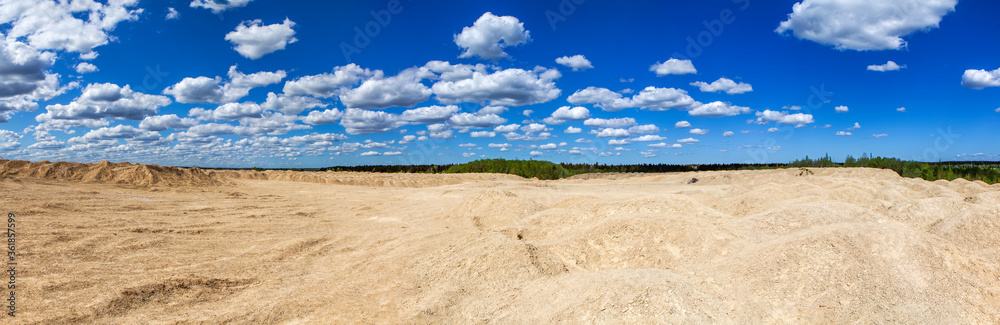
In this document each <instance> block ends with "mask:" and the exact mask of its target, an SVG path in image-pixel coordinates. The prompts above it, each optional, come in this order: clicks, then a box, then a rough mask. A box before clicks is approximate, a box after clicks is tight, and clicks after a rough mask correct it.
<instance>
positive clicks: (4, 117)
mask: <svg viewBox="0 0 1000 325" xmlns="http://www.w3.org/2000/svg"><path fill="white" fill-rule="evenodd" d="M37 108H38V104H37V103H35V102H33V101H28V100H25V99H24V98H17V99H2V100H0V123H5V122H7V121H10V118H11V116H12V115H14V113H17V112H31V111H34V110H35V109H37Z"/></svg>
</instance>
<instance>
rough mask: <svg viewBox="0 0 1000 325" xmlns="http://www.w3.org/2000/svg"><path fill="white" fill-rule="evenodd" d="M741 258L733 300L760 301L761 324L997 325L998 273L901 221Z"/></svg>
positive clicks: (790, 242)
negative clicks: (973, 324) (888, 324)
mask: <svg viewBox="0 0 1000 325" xmlns="http://www.w3.org/2000/svg"><path fill="white" fill-rule="evenodd" d="M737 256H738V257H737V258H735V259H734V262H735V263H734V264H735V265H726V266H725V267H724V268H725V269H728V270H729V271H730V272H732V274H731V275H730V276H729V277H730V279H731V282H730V283H731V288H730V289H731V290H733V291H732V293H731V294H732V297H733V298H734V299H746V297H756V298H755V299H753V300H752V304H751V305H748V306H746V308H747V309H748V310H746V311H744V312H745V313H746V314H748V315H751V318H752V319H757V320H760V321H762V322H764V323H774V322H778V323H782V322H805V323H850V322H862V323H871V322H882V321H890V322H897V323H937V324H956V323H966V322H970V321H972V322H983V321H985V322H989V323H996V322H998V321H1000V315H998V314H997V313H996V310H995V309H994V308H996V307H995V306H1000V288H998V287H997V281H998V280H1000V279H998V278H997V277H998V274H1000V273H998V272H1000V268H997V266H996V265H995V264H989V263H984V262H983V261H982V260H980V259H978V258H975V257H974V256H971V255H970V254H969V253H968V252H966V251H963V250H961V249H959V248H958V247H956V246H954V245H952V244H950V243H948V242H946V241H943V240H941V239H938V238H935V237H934V236H931V235H929V234H927V233H924V232H919V231H914V230H911V229H909V228H908V227H906V226H905V225H902V224H898V223H891V224H884V225H871V224H840V225H836V226H830V227H820V228H815V229H812V230H810V231H807V232H803V233H800V234H796V235H794V236H790V237H787V238H781V239H777V240H775V241H773V242H768V243H765V244H763V245H759V246H755V247H752V248H749V249H748V250H747V251H745V252H743V253H741V254H738V255H737ZM972 288H976V289H972ZM748 302H751V301H748ZM982 306H993V307H988V308H987V309H983V307H982ZM990 309H993V310H992V311H991V310H990Z"/></svg>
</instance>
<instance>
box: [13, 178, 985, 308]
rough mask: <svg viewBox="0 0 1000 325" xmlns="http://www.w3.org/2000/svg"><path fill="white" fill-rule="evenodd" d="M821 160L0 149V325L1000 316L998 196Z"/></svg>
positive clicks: (979, 188) (977, 187)
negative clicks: (734, 162) (9, 251)
mask: <svg viewBox="0 0 1000 325" xmlns="http://www.w3.org/2000/svg"><path fill="white" fill-rule="evenodd" d="M813 171H814V172H815V175H809V176H798V170H768V171H725V172H699V173H677V174H644V175H624V174H613V175H583V176H578V177H574V178H570V179H566V180H560V181H538V180H526V179H522V178H519V177H516V176H509V175H492V174H490V175H487V174H468V175H414V174H367V173H346V172H250V171H205V170H198V169H178V168H167V167H158V166H144V165H134V164H111V163H98V164H73V163H49V162H36V163H27V162H17V161H0V191H2V193H3V196H2V199H0V207H2V209H3V210H6V211H11V212H14V213H15V214H16V215H17V228H18V229H20V233H19V235H18V239H19V240H18V246H17V250H18V261H19V263H18V267H19V268H20V269H19V272H18V278H17V285H18V290H17V295H18V296H17V308H18V312H19V314H18V315H17V318H15V319H12V318H9V317H7V316H3V317H2V319H3V322H5V323H34V324H60V323H103V324H137V323H152V324H174V323H246V324H259V323H284V324H343V323H522V324H534V323H550V322H554V323H684V324H692V323H721V324H747V323H863V324H868V323H904V324H907V323H909V324H964V323H973V324H997V323H1000V186H998V185H993V186H989V185H986V184H984V183H982V182H968V181H965V180H956V181H952V182H948V181H936V182H928V181H924V180H918V179H907V178H901V177H899V176H897V175H896V174H895V173H893V172H892V171H887V170H877V169H814V170H813ZM692 177H697V178H698V179H699V180H700V181H699V182H697V183H694V184H690V185H685V184H684V183H685V181H687V180H689V179H691V178H692ZM6 211H3V212H6Z"/></svg>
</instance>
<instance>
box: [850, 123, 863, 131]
mask: <svg viewBox="0 0 1000 325" xmlns="http://www.w3.org/2000/svg"><path fill="white" fill-rule="evenodd" d="M860 128H861V124H859V123H858V122H854V126H852V127H849V128H847V129H848V130H857V129H860Z"/></svg>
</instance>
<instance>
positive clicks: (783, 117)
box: [757, 110, 815, 127]
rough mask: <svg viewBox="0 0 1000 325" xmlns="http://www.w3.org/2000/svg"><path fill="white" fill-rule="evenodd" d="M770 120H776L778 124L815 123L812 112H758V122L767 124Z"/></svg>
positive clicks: (798, 124) (799, 124) (802, 124)
mask: <svg viewBox="0 0 1000 325" xmlns="http://www.w3.org/2000/svg"><path fill="white" fill-rule="evenodd" d="M768 122H775V123H778V124H786V125H794V126H796V127H800V126H804V125H806V124H810V123H814V122H815V121H814V120H813V116H812V114H804V113H795V114H788V113H787V112H781V111H772V110H764V111H763V112H757V123H758V124H767V123H768Z"/></svg>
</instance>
